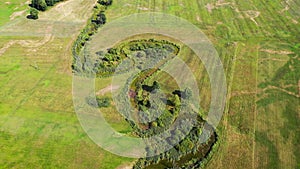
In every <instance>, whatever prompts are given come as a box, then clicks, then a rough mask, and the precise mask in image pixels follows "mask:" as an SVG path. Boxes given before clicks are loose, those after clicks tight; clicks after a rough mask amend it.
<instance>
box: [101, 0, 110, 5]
mask: <svg viewBox="0 0 300 169" xmlns="http://www.w3.org/2000/svg"><path fill="white" fill-rule="evenodd" d="M98 3H99V4H101V5H104V6H110V5H111V4H112V0H98Z"/></svg>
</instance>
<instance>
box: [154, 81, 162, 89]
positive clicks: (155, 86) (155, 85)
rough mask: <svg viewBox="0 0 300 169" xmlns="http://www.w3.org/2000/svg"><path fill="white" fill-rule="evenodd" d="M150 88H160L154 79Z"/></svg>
mask: <svg viewBox="0 0 300 169" xmlns="http://www.w3.org/2000/svg"><path fill="white" fill-rule="evenodd" d="M152 89H153V90H157V89H160V85H159V83H158V82H157V81H154V82H153V85H152Z"/></svg>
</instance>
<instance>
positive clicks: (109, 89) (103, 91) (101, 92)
mask: <svg viewBox="0 0 300 169" xmlns="http://www.w3.org/2000/svg"><path fill="white" fill-rule="evenodd" d="M119 87H120V86H113V85H109V86H107V87H105V88H103V89H101V90H99V91H98V92H97V93H96V96H98V95H102V96H103V95H104V94H106V93H108V92H113V91H115V90H118V89H119Z"/></svg>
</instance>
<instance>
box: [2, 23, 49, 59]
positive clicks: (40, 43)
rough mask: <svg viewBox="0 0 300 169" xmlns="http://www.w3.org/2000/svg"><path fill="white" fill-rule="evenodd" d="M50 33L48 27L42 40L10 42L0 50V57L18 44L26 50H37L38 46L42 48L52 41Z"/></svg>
mask: <svg viewBox="0 0 300 169" xmlns="http://www.w3.org/2000/svg"><path fill="white" fill-rule="evenodd" d="M51 31H52V27H50V26H49V27H48V28H47V29H46V35H45V36H44V38H43V39H42V40H11V41H9V42H8V43H7V44H5V45H4V47H2V48H1V49H0V56H1V55H3V54H4V53H5V52H6V50H7V49H8V48H10V47H11V46H12V45H14V44H18V45H21V46H22V47H26V48H38V47H40V46H43V45H45V44H46V43H48V42H51V41H52V40H53V36H52V34H51Z"/></svg>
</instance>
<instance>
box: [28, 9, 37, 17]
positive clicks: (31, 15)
mask: <svg viewBox="0 0 300 169" xmlns="http://www.w3.org/2000/svg"><path fill="white" fill-rule="evenodd" d="M29 18H30V19H38V18H39V11H38V10H37V9H35V8H30V15H29Z"/></svg>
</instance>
